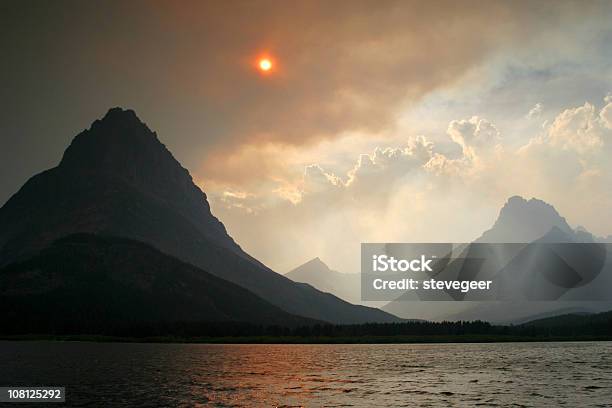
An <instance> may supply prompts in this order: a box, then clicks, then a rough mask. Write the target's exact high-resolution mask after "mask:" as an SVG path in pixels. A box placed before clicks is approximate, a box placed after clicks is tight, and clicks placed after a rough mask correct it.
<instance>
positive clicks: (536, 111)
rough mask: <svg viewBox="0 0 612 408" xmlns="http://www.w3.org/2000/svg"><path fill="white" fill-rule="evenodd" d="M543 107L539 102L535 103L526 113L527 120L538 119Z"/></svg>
mask: <svg viewBox="0 0 612 408" xmlns="http://www.w3.org/2000/svg"><path fill="white" fill-rule="evenodd" d="M542 110H543V106H542V104H541V103H540V102H538V103H536V104H535V105H534V106H533V108H531V109H530V110H529V112H528V113H527V118H528V119H538V118H540V117H541V116H542Z"/></svg>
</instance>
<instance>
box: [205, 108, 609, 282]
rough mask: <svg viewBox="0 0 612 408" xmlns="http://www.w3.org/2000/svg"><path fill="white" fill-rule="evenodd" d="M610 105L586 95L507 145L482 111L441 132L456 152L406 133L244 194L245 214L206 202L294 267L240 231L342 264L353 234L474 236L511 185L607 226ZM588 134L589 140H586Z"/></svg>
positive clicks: (350, 257)
mask: <svg viewBox="0 0 612 408" xmlns="http://www.w3.org/2000/svg"><path fill="white" fill-rule="evenodd" d="M611 106H612V103H610V102H609V103H607V104H606V105H604V106H603V107H602V108H601V109H598V108H596V107H595V105H593V104H590V103H587V104H584V105H582V106H577V107H570V108H566V109H563V110H562V111H561V112H559V113H558V115H557V116H556V117H555V118H554V119H553V120H551V122H550V124H549V125H548V126H547V127H546V128H545V129H544V130H537V129H536V130H535V131H539V132H541V133H539V134H535V135H533V137H532V138H531V139H530V140H529V141H528V142H527V143H526V144H524V145H520V146H518V147H511V146H510V145H509V143H508V141H507V140H506V138H505V137H503V136H502V134H501V132H500V130H499V129H498V128H497V126H496V125H495V124H494V123H492V122H490V121H488V120H486V119H484V118H481V117H479V116H473V117H470V118H465V119H456V120H453V121H451V122H450V123H449V125H448V127H447V137H448V141H449V142H450V143H456V144H457V145H459V146H461V152H462V153H461V155H460V156H458V157H450V156H448V155H446V154H444V153H443V152H442V151H441V150H440V149H439V148H438V147H437V146H436V145H435V144H434V143H433V142H432V141H431V140H430V139H429V138H428V137H426V136H415V137H407V138H406V141H405V143H404V144H403V145H399V146H397V145H396V146H388V147H383V146H380V147H375V148H373V149H372V150H371V151H370V152H369V153H367V154H361V155H358V156H356V157H355V159H354V163H353V164H352V165H350V166H348V167H347V168H346V169H345V171H343V172H342V171H331V170H330V169H326V168H325V166H323V165H320V164H312V165H309V166H306V167H305V170H304V172H303V174H302V177H301V179H300V180H299V181H296V182H295V183H294V184H293V187H292V188H291V189H290V190H291V191H292V192H293V194H294V198H295V196H297V197H298V198H297V199H293V200H287V199H283V200H279V201H276V202H274V203H273V205H270V206H263V207H262V206H261V205H260V204H258V203H257V200H255V201H253V198H252V197H248V198H246V199H245V205H246V206H248V205H255V206H256V208H257V211H253V212H252V214H255V215H254V216H251V217H248V218H244V219H243V218H242V217H245V216H247V215H248V214H247V212H246V211H245V208H244V207H243V208H240V207H238V206H236V207H235V208H233V209H228V208H227V207H223V206H220V205H217V204H220V203H218V202H217V203H216V205H215V211H219V212H220V214H221V215H222V219H224V220H228V221H229V223H228V225H229V227H230V231H236V232H237V233H239V234H244V235H241V236H239V237H240V241H241V242H245V243H246V245H247V246H248V245H253V247H252V249H253V250H254V251H255V253H257V254H258V255H259V254H263V259H264V260H270V262H272V263H273V265H275V266H279V265H280V267H281V268H289V267H290V266H295V265H290V263H291V261H292V255H291V256H290V255H287V256H285V255H278V254H277V252H279V251H277V252H274V253H272V252H269V251H270V250H269V249H267V248H264V247H265V245H263V244H261V242H260V240H258V239H257V238H253V240H248V239H247V240H245V239H243V238H244V237H248V236H249V234H253V232H252V230H257V229H258V228H264V229H266V234H267V235H269V237H268V238H269V239H270V240H272V241H274V242H278V243H280V242H282V241H283V240H284V239H285V238H283V236H290V237H291V239H290V241H289V242H291V245H292V250H291V251H288V252H287V253H290V254H294V253H301V254H304V257H305V258H307V257H312V256H316V255H319V256H323V257H324V258H326V260H329V261H330V262H332V263H334V262H337V264H336V265H339V266H340V265H343V267H344V269H345V270H346V268H350V267H353V268H357V267H358V266H355V265H352V266H350V265H351V262H353V261H355V259H357V260H358V256H357V254H356V251H358V247H359V243H360V242H367V241H377V240H379V241H414V242H423V241H430V242H435V241H449V240H450V241H452V240H456V241H469V240H471V239H474V238H476V237H477V236H479V235H480V233H482V231H483V230H484V229H486V228H488V227H490V225H491V224H492V223H493V221H494V219H495V217H496V215H497V212H498V211H499V208H500V206H501V205H502V204H503V203H504V202H505V201H506V199H507V198H508V197H510V196H512V195H516V194H518V195H523V196H525V197H538V198H540V199H544V200H545V201H548V202H550V203H552V204H553V205H554V206H555V207H556V208H557V209H558V210H559V211H560V213H562V214H563V215H564V216H566V217H567V218H568V220H569V221H570V223H572V224H573V225H578V224H581V225H585V226H586V227H587V229H589V230H591V231H593V232H595V233H597V234H600V235H607V234H609V233H611V232H612V222H610V221H609V220H607V219H606V218H602V217H601V214H605V213H607V212H609V208H610V207H612V189H611V188H610V187H609V186H610V185H612V163H611V162H610V160H609V157H610V153H612V149H610V146H611V145H612V143H610V142H611V141H612V139H611V137H612V129H610V128H609V127H608V123H607V122H606V118H607V116H606V115H607V113H608V112H610V109H611ZM527 120H529V119H528V118H526V117H525V116H524V115H523V116H521V117H518V118H517V119H516V122H517V123H516V125H517V127H519V128H520V129H523V126H522V121H527ZM594 138H595V139H596V140H597V143H593V142H591V139H594ZM285 187H286V186H285ZM264 196H265V195H264ZM262 197H263V196H262ZM240 214H243V215H240ZM239 219H242V221H240V222H237V221H236V220H239ZM247 220H248V221H247ZM247 230H248V232H245V231H247ZM276 240H278V241H276ZM284 252H285V251H280V253H284ZM340 269H343V268H342V267H340Z"/></svg>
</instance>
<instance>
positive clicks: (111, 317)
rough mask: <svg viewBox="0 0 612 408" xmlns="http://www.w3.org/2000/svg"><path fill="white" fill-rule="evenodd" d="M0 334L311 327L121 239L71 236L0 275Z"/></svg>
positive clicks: (213, 278)
mask: <svg viewBox="0 0 612 408" xmlns="http://www.w3.org/2000/svg"><path fill="white" fill-rule="evenodd" d="M0 305H1V306H0V316H1V318H2V321H3V322H4V323H3V332H5V333H6V332H7V331H15V332H22V333H57V332H68V333H70V332H72V333H107V332H108V330H110V329H112V328H121V327H123V326H128V325H138V324H155V323H163V322H166V323H176V322H183V323H185V322H198V323H202V322H228V321H230V322H231V321H233V322H245V323H250V324H260V325H264V324H265V325H282V326H286V327H291V326H297V325H308V324H313V323H314V321H313V320H310V319H306V318H302V317H297V316H294V315H291V314H289V313H287V312H285V311H283V310H281V309H280V308H278V307H276V306H273V305H272V304H270V303H268V302H266V301H265V300H263V299H261V298H259V297H258V296H256V295H254V294H253V293H251V292H249V291H248V290H246V289H244V288H242V287H240V286H238V285H235V284H233V283H231V282H228V281H226V280H224V279H220V278H217V277H216V276H213V275H211V274H209V273H207V272H205V271H203V270H201V269H199V268H196V267H195V266H193V265H190V264H187V263H185V262H182V261H179V260H178V259H176V258H173V257H170V256H168V255H165V254H163V253H161V252H160V251H158V250H157V249H155V248H153V247H151V246H149V245H147V244H143V243H140V242H137V241H132V240H129V239H125V238H115V237H101V236H95V235H89V234H77V235H71V236H68V237H65V238H62V239H60V240H58V241H56V242H54V243H53V244H52V245H50V246H49V247H47V248H45V249H43V250H42V251H41V252H40V253H39V254H38V255H36V256H34V257H33V258H30V259H28V260H27V261H24V262H19V263H15V264H11V265H9V266H7V267H5V268H3V269H2V270H0Z"/></svg>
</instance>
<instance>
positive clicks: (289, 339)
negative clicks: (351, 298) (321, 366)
mask: <svg viewBox="0 0 612 408" xmlns="http://www.w3.org/2000/svg"><path fill="white" fill-rule="evenodd" d="M4 341H23V342H27V341H56V342H90V343H142V344H147V343H151V344H152V343H163V344H453V343H454V344H463V343H543V342H590V341H602V342H605V341H612V336H534V337H531V336H511V335H508V336H504V335H498V336H490V335H489V336H487V335H457V336H448V335H447V336H444V335H442V336H360V337H323V336H321V337H299V336H286V337H285V336H281V337H273V336H236V337H230V336H227V337H178V336H177V337H175V336H152V337H121V336H101V335H11V336H6V335H4V336H3V335H0V342H4Z"/></svg>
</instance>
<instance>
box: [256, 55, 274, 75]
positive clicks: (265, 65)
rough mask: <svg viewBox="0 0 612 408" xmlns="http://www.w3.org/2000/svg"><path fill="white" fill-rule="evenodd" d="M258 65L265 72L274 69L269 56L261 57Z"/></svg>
mask: <svg viewBox="0 0 612 408" xmlns="http://www.w3.org/2000/svg"><path fill="white" fill-rule="evenodd" d="M258 65H259V69H260V70H261V71H263V72H270V70H271V69H272V61H271V60H270V59H269V58H261V59H260V60H259V64H258Z"/></svg>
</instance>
